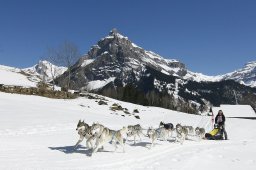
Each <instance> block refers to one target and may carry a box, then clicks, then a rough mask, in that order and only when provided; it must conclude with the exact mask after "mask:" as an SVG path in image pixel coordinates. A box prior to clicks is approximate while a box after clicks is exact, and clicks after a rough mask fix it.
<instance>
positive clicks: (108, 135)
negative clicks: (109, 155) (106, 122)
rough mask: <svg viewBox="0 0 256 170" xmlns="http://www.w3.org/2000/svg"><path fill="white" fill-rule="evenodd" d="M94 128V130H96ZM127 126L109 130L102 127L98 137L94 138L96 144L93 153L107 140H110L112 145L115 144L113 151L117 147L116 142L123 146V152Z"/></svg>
mask: <svg viewBox="0 0 256 170" xmlns="http://www.w3.org/2000/svg"><path fill="white" fill-rule="evenodd" d="M99 128H100V127H98V128H97V129H99ZM97 129H94V130H97ZM127 131H128V130H127V127H123V128H122V129H120V130H118V131H115V130H111V129H109V128H106V127H105V128H104V129H103V130H102V133H101V134H100V135H99V136H98V138H97V139H96V146H95V148H94V149H93V152H92V154H93V153H96V152H97V151H98V149H99V148H100V147H102V146H103V145H104V144H106V143H107V142H111V143H112V144H113V145H114V146H115V151H116V149H117V142H118V143H119V144H120V145H121V146H122V147H123V152H125V150H124V145H125V143H124V135H125V134H127Z"/></svg>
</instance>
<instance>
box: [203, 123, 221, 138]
mask: <svg viewBox="0 0 256 170" xmlns="http://www.w3.org/2000/svg"><path fill="white" fill-rule="evenodd" d="M205 139H208V140H223V130H222V128H221V127H219V126H217V125H214V129H213V130H212V131H211V132H209V133H206V134H205Z"/></svg>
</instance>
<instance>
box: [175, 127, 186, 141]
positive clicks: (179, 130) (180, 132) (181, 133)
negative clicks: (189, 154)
mask: <svg viewBox="0 0 256 170" xmlns="http://www.w3.org/2000/svg"><path fill="white" fill-rule="evenodd" d="M176 134H177V135H176V142H178V141H179V142H180V143H181V144H183V142H184V140H185V139H186V138H187V136H188V130H187V128H185V127H183V126H181V124H177V125H176Z"/></svg>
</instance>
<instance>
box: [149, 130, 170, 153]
mask: <svg viewBox="0 0 256 170" xmlns="http://www.w3.org/2000/svg"><path fill="white" fill-rule="evenodd" d="M168 134H169V131H168V130H167V129H165V128H164V127H160V128H157V129H153V128H152V127H150V128H149V129H148V131H147V135H148V137H149V139H151V145H150V148H149V149H151V148H152V146H153V145H154V142H155V140H156V139H162V140H164V141H166V140H167V137H168Z"/></svg>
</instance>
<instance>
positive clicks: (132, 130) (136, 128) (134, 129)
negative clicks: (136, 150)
mask: <svg viewBox="0 0 256 170" xmlns="http://www.w3.org/2000/svg"><path fill="white" fill-rule="evenodd" d="M127 129H128V132H127V137H131V136H133V137H134V145H135V144H136V136H138V137H139V138H140V141H141V137H140V134H142V135H144V134H143V133H142V127H141V126H140V124H137V125H129V126H128V127H127Z"/></svg>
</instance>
